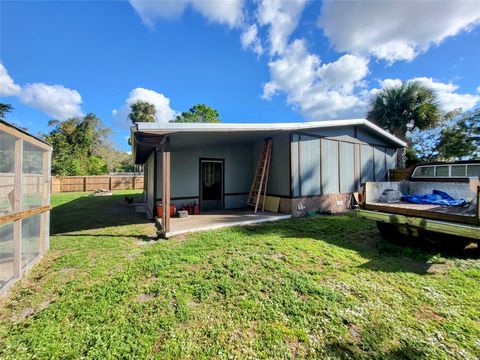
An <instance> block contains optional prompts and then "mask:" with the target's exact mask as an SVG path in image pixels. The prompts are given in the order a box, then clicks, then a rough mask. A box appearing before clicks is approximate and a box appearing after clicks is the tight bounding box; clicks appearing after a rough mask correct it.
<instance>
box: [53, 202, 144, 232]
mask: <svg viewBox="0 0 480 360" xmlns="http://www.w3.org/2000/svg"><path fill="white" fill-rule="evenodd" d="M135 198H136V199H137V198H140V197H139V196H135ZM50 216H51V220H50V234H51V235H56V234H62V233H68V232H74V231H82V230H93V229H101V228H105V227H111V226H122V225H134V224H147V223H150V221H149V220H148V219H147V218H146V216H145V214H137V213H135V212H134V209H133V208H132V207H131V206H128V205H127V204H126V203H125V195H112V196H87V195H85V196H82V197H79V198H76V199H74V200H72V201H69V202H66V203H64V204H61V205H58V206H55V207H54V208H53V209H52V211H51V215H50ZM103 236H104V235H103ZM112 236H113V235H112ZM116 236H118V235H116Z"/></svg>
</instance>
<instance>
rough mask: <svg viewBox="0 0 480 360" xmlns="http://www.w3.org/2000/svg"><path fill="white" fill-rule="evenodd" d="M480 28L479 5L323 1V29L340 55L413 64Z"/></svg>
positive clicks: (320, 21)
mask: <svg viewBox="0 0 480 360" xmlns="http://www.w3.org/2000/svg"><path fill="white" fill-rule="evenodd" d="M479 22H480V6H479V4H478V1H476V0H475V1H384V2H381V1H380V2H379V1H369V0H362V1H354V2H352V1H324V2H323V4H322V14H321V16H320V18H319V21H318V24H319V26H320V27H321V28H322V29H323V31H324V34H325V35H326V36H327V37H328V38H329V39H330V41H331V42H332V43H333V45H334V46H335V48H336V50H337V51H346V52H353V53H363V54H367V53H368V54H371V55H373V56H375V57H377V58H379V59H384V60H386V61H388V62H394V61H397V60H407V61H408V60H412V59H413V58H414V57H415V56H416V55H418V54H419V53H421V52H423V51H426V50H427V49H428V48H429V47H430V46H432V45H434V44H439V43H441V42H442V41H443V40H444V39H446V38H447V37H450V36H454V35H456V34H458V33H460V32H462V31H469V30H470V29H472V28H473V27H474V26H476V25H478V24H479Z"/></svg>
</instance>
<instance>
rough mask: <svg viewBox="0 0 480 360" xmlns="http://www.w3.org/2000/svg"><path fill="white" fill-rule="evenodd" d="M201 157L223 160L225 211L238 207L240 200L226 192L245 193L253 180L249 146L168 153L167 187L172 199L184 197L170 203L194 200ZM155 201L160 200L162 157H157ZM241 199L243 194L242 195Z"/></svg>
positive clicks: (251, 152) (229, 146) (222, 146)
mask: <svg viewBox="0 0 480 360" xmlns="http://www.w3.org/2000/svg"><path fill="white" fill-rule="evenodd" d="M201 158H210V159H223V160H224V161H225V162H224V174H225V178H224V186H225V189H224V190H225V191H224V192H225V208H232V207H240V206H243V205H242V204H243V203H244V201H243V200H242V198H241V197H237V196H233V197H231V198H230V197H229V196H228V194H229V193H248V192H249V190H250V185H251V182H252V179H253V173H254V170H255V166H254V164H253V144H252V143H239V144H220V145H209V146H203V147H194V148H181V149H175V150H172V151H171V153H170V163H171V164H170V166H171V169H170V174H171V175H170V176H171V178H170V184H171V195H170V196H171V197H172V198H179V197H180V198H188V199H181V200H175V199H173V200H172V203H174V204H175V205H177V206H178V205H179V204H181V203H184V204H187V203H189V202H192V201H193V200H197V201H198V197H199V195H200V192H199V177H200V169H199V162H200V159H201ZM157 164H158V166H157V178H156V181H157V198H161V197H162V157H161V153H159V156H158V157H157ZM244 197H245V195H244Z"/></svg>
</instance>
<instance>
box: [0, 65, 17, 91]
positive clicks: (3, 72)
mask: <svg viewBox="0 0 480 360" xmlns="http://www.w3.org/2000/svg"><path fill="white" fill-rule="evenodd" d="M20 91H21V87H20V85H17V84H15V82H14V81H13V79H12V78H11V77H10V75H8V71H7V69H6V68H5V66H3V64H0V96H13V95H18V94H19V93H20Z"/></svg>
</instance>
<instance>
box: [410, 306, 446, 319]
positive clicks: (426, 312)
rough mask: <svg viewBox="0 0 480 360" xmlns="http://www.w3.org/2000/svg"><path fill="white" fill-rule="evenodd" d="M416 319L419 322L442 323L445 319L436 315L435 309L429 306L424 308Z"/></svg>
mask: <svg viewBox="0 0 480 360" xmlns="http://www.w3.org/2000/svg"><path fill="white" fill-rule="evenodd" d="M416 318H417V319H418V320H435V321H442V320H445V318H444V317H443V316H442V315H440V314H438V313H436V312H435V311H434V310H433V309H431V308H430V307H428V306H422V307H421V308H420V309H419V311H418V312H417V315H416Z"/></svg>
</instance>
